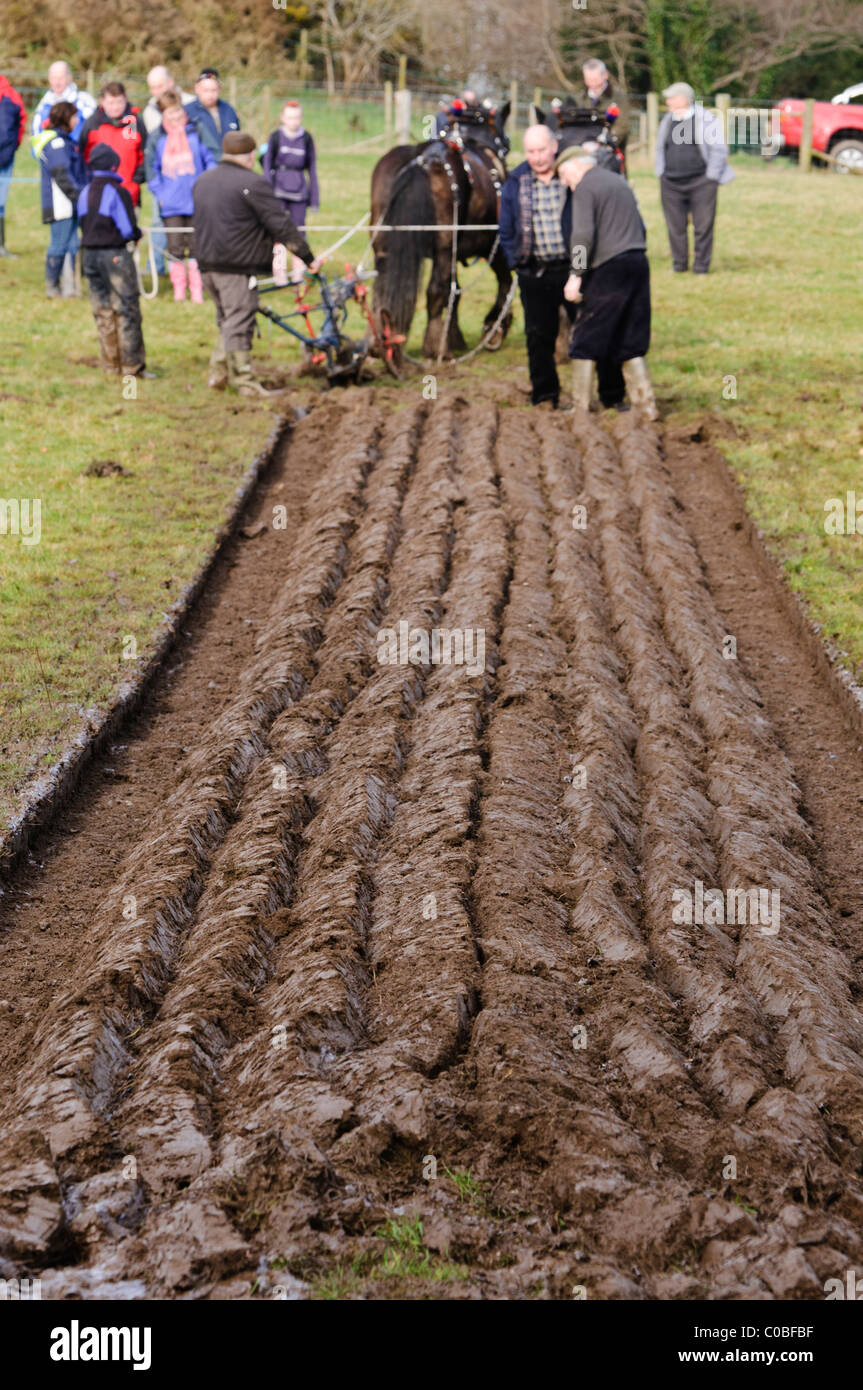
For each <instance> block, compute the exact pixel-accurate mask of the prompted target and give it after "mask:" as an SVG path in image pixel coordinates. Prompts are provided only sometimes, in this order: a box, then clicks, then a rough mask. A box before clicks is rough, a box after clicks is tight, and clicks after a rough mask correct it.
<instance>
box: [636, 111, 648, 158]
mask: <svg viewBox="0 0 863 1390" xmlns="http://www.w3.org/2000/svg"><path fill="white" fill-rule="evenodd" d="M638 144H639V148H640V149H641V150H642V152H643V153H644V154H647V112H646V111H639V113H638Z"/></svg>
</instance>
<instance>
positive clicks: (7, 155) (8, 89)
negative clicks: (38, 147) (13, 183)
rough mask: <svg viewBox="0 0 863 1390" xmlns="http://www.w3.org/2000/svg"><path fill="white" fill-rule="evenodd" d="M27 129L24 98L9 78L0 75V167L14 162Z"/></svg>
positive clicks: (2, 167)
mask: <svg viewBox="0 0 863 1390" xmlns="http://www.w3.org/2000/svg"><path fill="white" fill-rule="evenodd" d="M26 130H27V112H26V110H25V108H24V102H23V99H22V98H21V97H20V96H19V94H18V93H17V92H16V91H15V88H14V87H13V86H12V85H11V84H10V82H9V81H8V79H7V78H5V77H2V76H0V169H5V168H6V165H7V164H11V163H12V160H13V159H14V158H15V153H16V151H17V149H18V146H19V145H20V144H21V141H22V140H23V139H24V134H25V132H26Z"/></svg>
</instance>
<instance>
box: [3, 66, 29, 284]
mask: <svg viewBox="0 0 863 1390" xmlns="http://www.w3.org/2000/svg"><path fill="white" fill-rule="evenodd" d="M26 129H27V112H26V110H25V109H24V102H23V101H22V100H21V98H20V96H19V95H18V93H17V92H16V91H15V88H14V87H12V86H10V84H9V82H8V81H7V79H6V78H5V77H4V76H3V75H2V73H0V256H3V257H6V258H7V259H9V260H12V259H14V257H13V256H12V252H11V251H7V250H6V199H7V197H8V195H9V185H10V184H11V182H12V166H13V164H14V163H15V155H16V153H17V151H18V146H19V145H20V144H21V141H22V140H23V139H24V131H25V130H26Z"/></svg>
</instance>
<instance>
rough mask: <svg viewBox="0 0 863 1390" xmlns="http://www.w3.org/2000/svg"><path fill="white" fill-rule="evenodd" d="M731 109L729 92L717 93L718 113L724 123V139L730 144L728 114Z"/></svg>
mask: <svg viewBox="0 0 863 1390" xmlns="http://www.w3.org/2000/svg"><path fill="white" fill-rule="evenodd" d="M730 107H731V97H730V95H729V93H728V92H717V93H716V112H717V115H718V116H719V119H720V121H721V122H722V138H723V140H724V141H725V143H726V145H727V144H728V112H729V109H730Z"/></svg>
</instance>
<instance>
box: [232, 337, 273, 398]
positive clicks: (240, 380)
mask: <svg viewBox="0 0 863 1390" xmlns="http://www.w3.org/2000/svg"><path fill="white" fill-rule="evenodd" d="M251 355H252V354H251V352H250V350H249V349H248V348H238V349H237V350H236V351H235V352H229V353H228V382H229V384H230V385H231V386H233V387H235V388H236V390H237V391H238V392H239V394H240V395H241V396H274V395H276V394H277V393H276V392H275V391H268V390H267V388H266V387H265V386H262V385H261V383H260V382H259V381H258V379H257V377H256V376H255V374H254V372H253V371H252V363H251V361H250V358H251Z"/></svg>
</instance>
